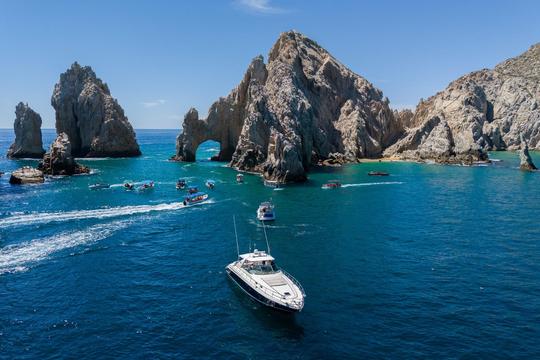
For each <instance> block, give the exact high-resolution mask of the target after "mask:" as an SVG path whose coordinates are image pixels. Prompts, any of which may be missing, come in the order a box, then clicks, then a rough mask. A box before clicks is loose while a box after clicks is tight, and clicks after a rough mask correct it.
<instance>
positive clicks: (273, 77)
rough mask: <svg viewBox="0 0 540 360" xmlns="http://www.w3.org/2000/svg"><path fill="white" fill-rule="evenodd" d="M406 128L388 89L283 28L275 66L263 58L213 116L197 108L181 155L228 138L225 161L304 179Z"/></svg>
mask: <svg viewBox="0 0 540 360" xmlns="http://www.w3.org/2000/svg"><path fill="white" fill-rule="evenodd" d="M402 132H403V129H402V127H401V125H400V124H399V122H398V121H396V119H395V117H394V113H393V112H392V111H391V110H390V108H389V106H388V100H387V99H386V98H384V97H383V94H382V92H381V91H380V90H378V89H377V88H375V87H374V86H373V85H372V84H371V83H369V82H368V81H367V80H366V79H364V78H362V77H361V76H359V75H357V74H355V73H353V72H352V71H351V70H349V69H347V68H346V67H345V66H344V65H342V64H341V63H339V62H338V61H337V60H336V59H335V58H334V57H332V56H331V55H330V54H329V53H328V52H327V51H326V50H324V49H323V48H321V47H320V46H319V45H318V44H317V43H315V42H314V41H312V40H310V39H308V38H306V37H305V36H303V35H302V34H300V33H298V32H294V31H290V32H287V33H283V34H281V36H280V37H279V39H278V41H277V42H276V44H275V45H274V46H273V48H272V49H271V51H270V54H269V58H268V64H265V63H264V61H263V58H262V56H258V57H256V58H255V59H253V61H252V62H251V64H250V65H249V67H248V70H247V71H246V74H245V75H244V78H243V79H242V81H241V82H240V84H239V85H238V86H237V87H236V89H234V90H233V91H232V92H231V93H230V94H229V95H228V96H227V97H225V98H220V99H219V100H218V101H216V102H215V103H214V104H213V105H212V106H211V107H210V110H209V112H208V116H207V118H206V119H202V120H201V119H199V117H198V114H197V112H196V110H194V109H191V110H190V111H189V112H188V114H187V115H186V117H185V120H184V125H183V132H182V133H181V134H180V135H179V136H178V138H177V152H176V155H175V157H174V158H175V159H177V160H182V161H194V160H195V151H196V149H197V147H198V146H199V144H200V143H201V142H203V141H206V140H215V141H219V142H220V143H221V152H220V154H219V159H220V160H225V161H230V165H231V166H232V167H234V168H237V169H240V170H246V171H255V172H260V173H263V174H264V177H265V178H266V179H269V180H275V181H279V182H291V181H303V180H305V179H306V172H307V171H308V169H309V167H310V165H312V164H314V163H317V162H320V161H323V160H325V159H328V158H329V157H330V156H331V154H332V156H334V157H335V156H336V155H335V154H341V155H343V158H344V159H345V161H348V162H351V161H357V159H359V158H363V157H378V156H380V155H381V154H382V151H383V150H384V149H385V148H386V147H387V146H388V145H390V144H391V143H393V142H394V141H395V140H396V139H397V138H398V137H399V136H400V135H401V134H402Z"/></svg>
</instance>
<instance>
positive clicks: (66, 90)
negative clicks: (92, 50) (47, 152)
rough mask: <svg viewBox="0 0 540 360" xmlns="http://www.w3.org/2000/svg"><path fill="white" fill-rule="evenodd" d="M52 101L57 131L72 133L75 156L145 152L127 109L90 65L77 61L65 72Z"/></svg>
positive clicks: (55, 89)
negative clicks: (136, 135) (127, 115)
mask: <svg viewBox="0 0 540 360" xmlns="http://www.w3.org/2000/svg"><path fill="white" fill-rule="evenodd" d="M51 104H52V106H53V107H54V109H55V110H56V132H57V133H58V134H60V133H66V134H67V135H68V137H69V140H70V141H71V146H72V151H73V155H74V156H77V157H83V156H87V157H122V156H138V155H140V154H141V152H140V150H139V145H138V144H137V140H136V139H135V132H134V131H133V128H132V127H131V124H130V123H129V121H128V119H127V117H126V116H125V115H124V110H123V109H122V107H121V106H120V105H119V104H118V102H117V101H116V99H114V98H113V97H112V96H111V93H110V91H109V88H108V86H107V84H105V83H103V82H102V81H101V79H99V78H97V77H96V74H95V73H94V71H93V70H92V69H91V68H90V67H89V66H80V65H79V64H78V63H76V62H75V63H74V64H73V65H72V66H71V68H70V69H68V70H67V71H66V72H65V73H63V74H61V75H60V81H59V82H58V83H57V84H56V85H55V87H54V92H53V95H52V98H51Z"/></svg>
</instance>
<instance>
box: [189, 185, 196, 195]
mask: <svg viewBox="0 0 540 360" xmlns="http://www.w3.org/2000/svg"><path fill="white" fill-rule="evenodd" d="M187 192H188V194H190V195H192V194H196V193H198V192H199V189H198V188H197V187H196V186H191V187H189V188H188V189H187Z"/></svg>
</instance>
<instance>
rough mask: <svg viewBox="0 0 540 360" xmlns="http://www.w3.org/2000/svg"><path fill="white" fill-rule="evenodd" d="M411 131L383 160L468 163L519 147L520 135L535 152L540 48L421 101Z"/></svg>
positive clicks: (539, 130) (539, 144) (539, 136)
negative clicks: (494, 151)
mask: <svg viewBox="0 0 540 360" xmlns="http://www.w3.org/2000/svg"><path fill="white" fill-rule="evenodd" d="M410 127H411V128H410V129H408V131H407V132H406V134H405V135H404V137H403V138H402V139H400V140H399V141H398V142H397V143H396V144H394V145H393V146H391V147H390V148H388V149H387V150H386V151H385V153H384V154H385V155H386V156H395V157H399V158H402V159H410V160H427V159H429V160H435V161H439V162H450V163H461V162H465V163H470V162H473V161H477V160H486V159H487V152H486V151H488V150H506V149H508V150H516V149H519V147H520V138H519V134H520V132H521V133H523V135H524V137H525V139H527V140H528V142H529V144H530V145H531V147H533V148H535V149H540V44H537V45H534V46H532V47H531V48H530V49H529V50H528V51H527V52H525V53H524V54H522V55H520V56H518V57H516V58H513V59H510V60H507V61H505V62H503V63H501V64H499V65H497V66H496V67H495V68H494V69H492V70H488V69H484V70H481V71H476V72H473V73H471V74H468V75H465V76H463V77H461V78H459V79H457V80H456V81H454V82H452V83H451V84H450V85H449V86H448V88H446V89H445V90H444V91H442V92H440V93H438V94H436V95H434V96H432V97H431V98H429V99H427V100H426V101H421V102H420V103H419V104H418V106H417V107H416V112H415V114H414V117H413V118H412V120H411V124H410Z"/></svg>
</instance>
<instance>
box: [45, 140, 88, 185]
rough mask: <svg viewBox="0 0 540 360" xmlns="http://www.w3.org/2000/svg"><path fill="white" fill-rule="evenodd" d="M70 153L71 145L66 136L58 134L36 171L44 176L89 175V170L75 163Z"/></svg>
mask: <svg viewBox="0 0 540 360" xmlns="http://www.w3.org/2000/svg"><path fill="white" fill-rule="evenodd" d="M71 151H72V150H71V143H70V141H69V138H68V136H67V135H66V134H65V133H60V134H59V135H58V137H57V138H56V140H54V142H53V143H52V144H51V147H50V149H49V152H48V153H46V154H45V156H44V157H43V160H42V161H40V163H39V165H38V169H39V170H41V171H43V173H44V174H46V175H74V174H86V173H89V172H90V169H88V168H87V167H86V166H82V165H79V164H77V163H76V162H75V159H74V158H73V156H72V152H71Z"/></svg>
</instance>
